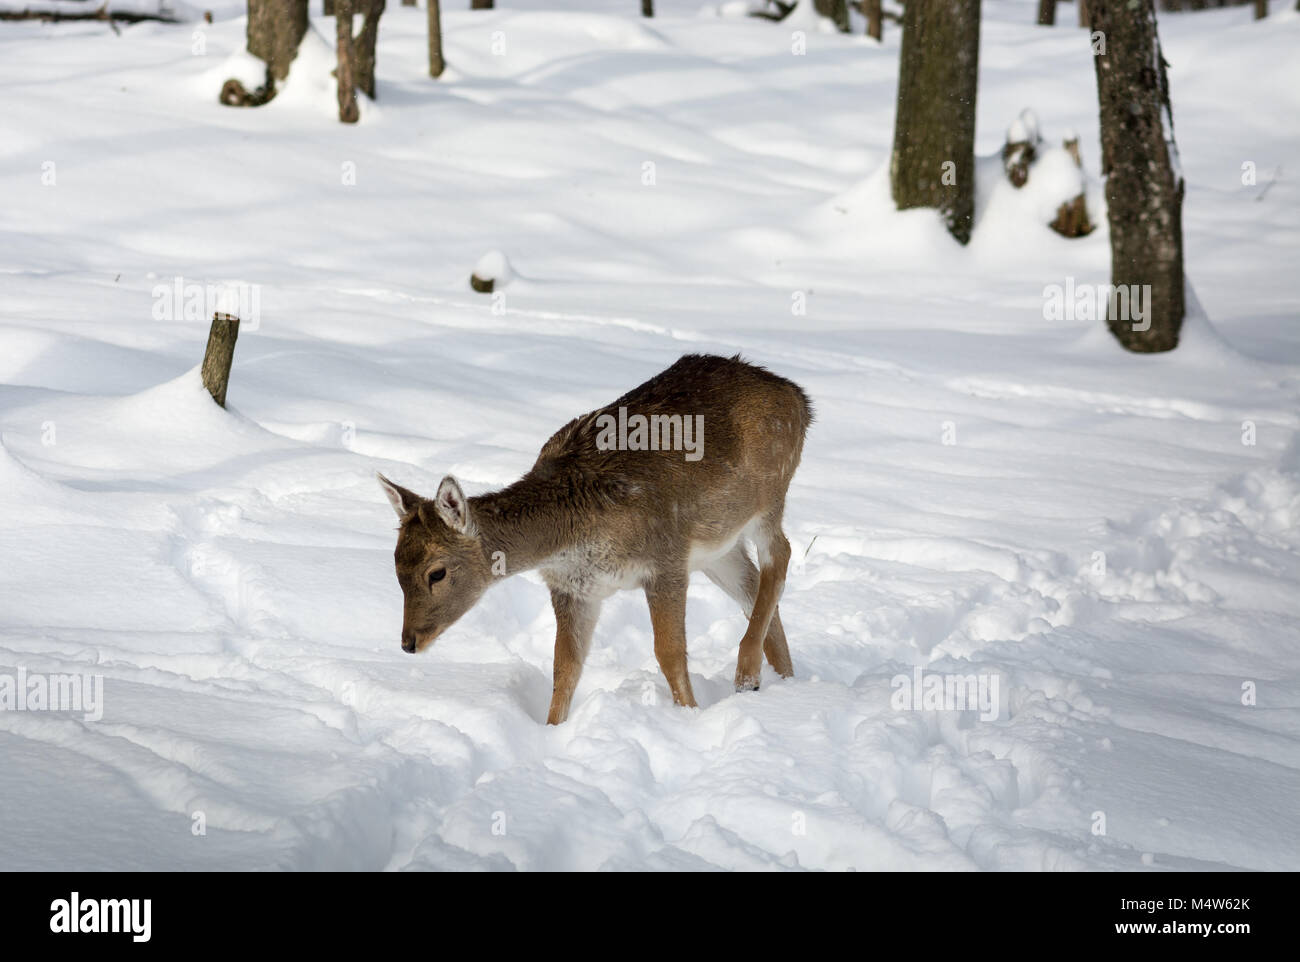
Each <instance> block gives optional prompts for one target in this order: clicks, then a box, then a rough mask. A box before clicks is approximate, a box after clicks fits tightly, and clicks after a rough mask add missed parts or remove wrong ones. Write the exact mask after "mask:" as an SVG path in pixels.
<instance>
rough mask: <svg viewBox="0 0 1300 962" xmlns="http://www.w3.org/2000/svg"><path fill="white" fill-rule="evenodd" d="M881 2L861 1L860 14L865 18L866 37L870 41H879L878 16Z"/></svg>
mask: <svg viewBox="0 0 1300 962" xmlns="http://www.w3.org/2000/svg"><path fill="white" fill-rule="evenodd" d="M880 2H881V0H862V13H863V14H864V15H865V16H866V18H867V36H868V37H870V38H871V39H872V40H879V39H880V29H881V26H882V23H881V19H882V18H881V16H880Z"/></svg>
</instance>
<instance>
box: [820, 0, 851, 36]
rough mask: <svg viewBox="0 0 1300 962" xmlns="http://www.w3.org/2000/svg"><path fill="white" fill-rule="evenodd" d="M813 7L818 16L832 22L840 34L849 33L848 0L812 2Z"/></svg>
mask: <svg viewBox="0 0 1300 962" xmlns="http://www.w3.org/2000/svg"><path fill="white" fill-rule="evenodd" d="M813 7H814V8H815V9H816V10H817V12H818V13H819V14H821V15H822V16H823V17H826V18H827V19H828V20H831V21H833V22H834V24H835V26H837V27H839V28H840V33H848V32H849V2H848V0H813Z"/></svg>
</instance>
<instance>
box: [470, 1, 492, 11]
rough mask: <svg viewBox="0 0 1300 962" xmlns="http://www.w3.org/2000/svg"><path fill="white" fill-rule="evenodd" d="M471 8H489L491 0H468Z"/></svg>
mask: <svg viewBox="0 0 1300 962" xmlns="http://www.w3.org/2000/svg"><path fill="white" fill-rule="evenodd" d="M469 8H470V9H471V10H491V9H492V0H469Z"/></svg>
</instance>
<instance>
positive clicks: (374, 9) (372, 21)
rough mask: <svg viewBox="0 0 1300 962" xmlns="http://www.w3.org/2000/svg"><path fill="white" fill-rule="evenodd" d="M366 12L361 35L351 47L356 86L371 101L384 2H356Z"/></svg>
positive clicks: (359, 0) (372, 0)
mask: <svg viewBox="0 0 1300 962" xmlns="http://www.w3.org/2000/svg"><path fill="white" fill-rule="evenodd" d="M358 5H360V6H363V7H364V8H365V11H366V19H365V20H363V21H362V22H361V33H360V34H358V35H357V40H356V43H355V44H354V46H353V57H354V61H353V62H354V64H355V68H356V75H355V79H356V84H357V86H358V87H360V88H361V91H362V92H363V93H364V94H365V95H366V96H367V97H369V98H370V99H371V100H374V99H375V41H376V40H378V39H379V18H380V17H382V16H383V15H384V0H358Z"/></svg>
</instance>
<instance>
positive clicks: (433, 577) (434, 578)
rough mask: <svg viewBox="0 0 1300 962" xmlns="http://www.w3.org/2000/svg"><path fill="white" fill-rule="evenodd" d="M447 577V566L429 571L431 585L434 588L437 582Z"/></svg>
mask: <svg viewBox="0 0 1300 962" xmlns="http://www.w3.org/2000/svg"><path fill="white" fill-rule="evenodd" d="M445 577H447V569H446V568H435V569H434V570H433V571H430V572H429V587H430V588H432V587H433V586H434V585H435V584H436V583H437V582H439V581H441V580H442V579H443V578H445Z"/></svg>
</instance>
